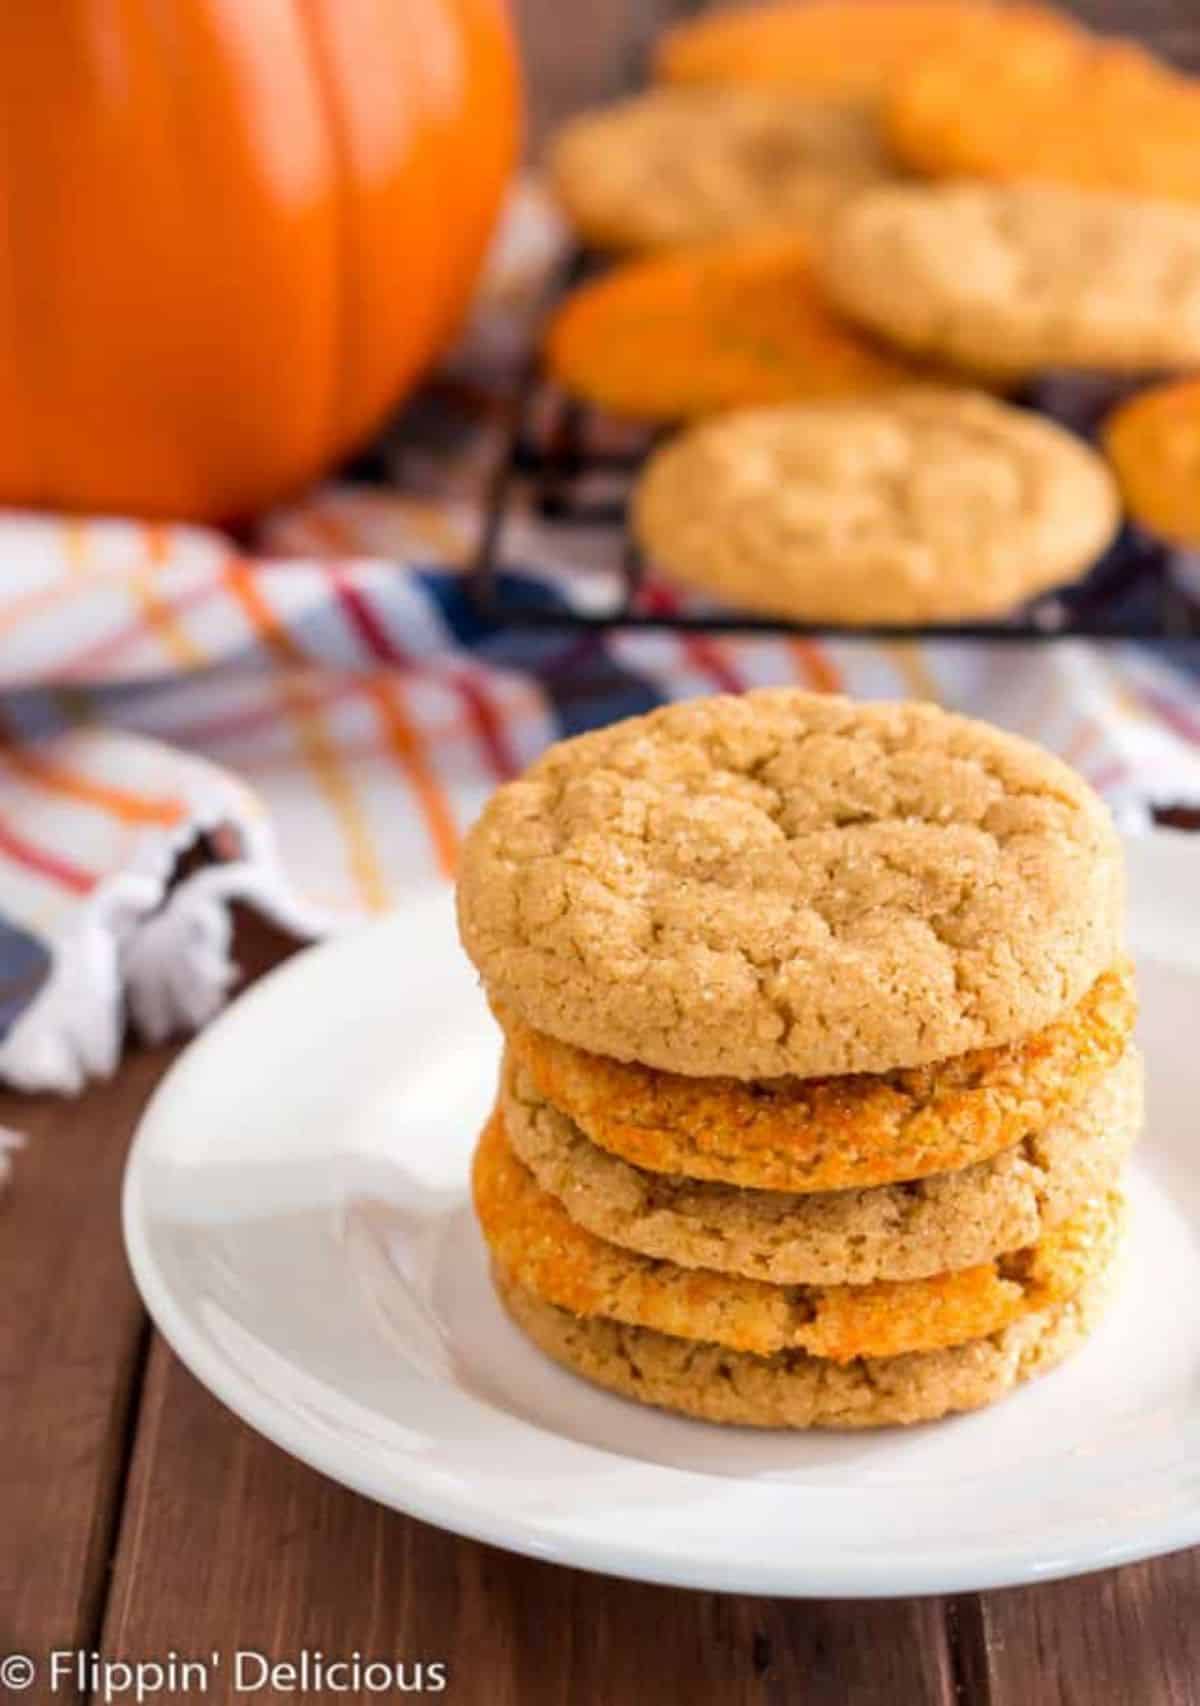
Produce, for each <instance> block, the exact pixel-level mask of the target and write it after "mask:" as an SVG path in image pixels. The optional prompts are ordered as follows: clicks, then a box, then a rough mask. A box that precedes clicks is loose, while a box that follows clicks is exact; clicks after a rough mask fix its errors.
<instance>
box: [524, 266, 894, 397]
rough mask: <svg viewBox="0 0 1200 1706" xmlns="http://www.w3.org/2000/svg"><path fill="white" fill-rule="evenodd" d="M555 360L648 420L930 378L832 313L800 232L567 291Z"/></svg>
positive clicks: (552, 366) (554, 328)
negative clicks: (794, 235) (568, 293)
mask: <svg viewBox="0 0 1200 1706" xmlns="http://www.w3.org/2000/svg"><path fill="white" fill-rule="evenodd" d="M546 364H547V367H548V369H549V371H550V373H551V374H552V375H553V377H554V378H555V379H557V380H558V381H559V383H560V384H561V385H563V386H564V387H565V388H566V389H567V390H568V391H570V392H572V393H573V394H574V395H575V396H577V397H583V398H585V399H586V400H587V401H588V402H590V403H596V404H598V405H599V406H600V407H601V408H604V409H610V410H612V411H613V412H614V413H615V414H620V415H627V416H630V417H632V418H633V419H638V420H675V419H679V418H682V417H687V416H693V415H707V414H714V413H716V412H718V411H719V410H722V409H730V408H737V407H742V406H745V405H748V404H754V403H776V402H787V401H788V400H790V399H792V398H797V397H842V396H858V395H862V394H864V393H871V392H877V391H885V390H891V389H894V388H895V387H897V386H900V385H911V384H913V383H914V381H916V380H918V379H919V378H921V377H922V374H921V369H920V368H918V367H917V366H916V365H915V364H912V363H906V362H905V361H904V360H903V358H902V357H899V356H891V355H889V354H887V353H886V352H885V351H884V350H883V349H882V348H881V347H879V346H877V345H876V344H874V343H873V342H872V341H871V339H870V338H869V337H868V336H867V335H866V334H864V333H862V332H859V331H858V330H857V329H856V328H854V327H853V326H851V325H849V324H848V323H847V322H846V321H844V320H842V319H840V318H838V316H837V315H835V314H834V313H833V311H832V309H831V308H830V307H829V305H828V302H827V300H826V297H825V292H824V288H823V287H822V286H821V285H820V284H819V283H818V282H817V279H816V276H815V272H814V268H813V262H812V255H811V249H810V246H809V244H808V243H807V242H805V241H803V240H801V239H797V238H794V237H782V238H779V237H774V238H756V239H753V240H747V241H743V242H740V243H720V244H712V245H708V246H705V247H703V248H700V249H688V250H685V251H683V252H682V253H678V254H672V255H655V256H652V257H650V258H649V259H647V260H639V261H628V262H626V263H625V264H624V265H622V266H619V267H615V268H614V269H613V270H612V271H611V272H609V273H606V274H605V275H604V276H603V277H602V278H599V279H597V280H596V281H595V282H594V283H592V284H585V285H582V286H581V287H580V288H579V289H578V290H575V291H572V292H571V294H570V295H569V296H568V297H567V299H566V301H565V302H564V303H563V305H562V307H561V308H560V309H559V310H558V312H557V314H556V315H555V317H554V319H553V321H552V322H551V325H550V330H549V334H548V336H547V341H546Z"/></svg>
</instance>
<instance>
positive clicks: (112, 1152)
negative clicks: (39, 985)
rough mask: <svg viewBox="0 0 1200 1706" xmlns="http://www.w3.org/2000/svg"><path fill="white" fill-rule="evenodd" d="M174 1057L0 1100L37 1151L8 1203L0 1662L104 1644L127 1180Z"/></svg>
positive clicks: (1, 1241)
mask: <svg viewBox="0 0 1200 1706" xmlns="http://www.w3.org/2000/svg"><path fill="white" fill-rule="evenodd" d="M166 1053H167V1051H161V1052H157V1053H154V1054H150V1053H146V1054H142V1055H138V1056H135V1057H134V1058H132V1059H131V1060H130V1061H129V1062H128V1063H127V1064H126V1065H125V1066H124V1067H123V1068H122V1070H121V1072H120V1074H119V1075H118V1076H117V1078H116V1079H115V1080H114V1082H113V1083H111V1084H108V1085H104V1086H102V1087H101V1088H99V1089H96V1090H93V1091H92V1092H90V1093H89V1095H88V1096H87V1097H86V1098H85V1099H84V1100H83V1101H82V1102H78V1103H73V1102H67V1101H62V1100H59V1099H57V1098H50V1097H45V1098H38V1099H37V1100H31V1099H29V1098H19V1097H15V1096H10V1095H5V1096H3V1097H0V1124H3V1125H6V1126H10V1127H13V1128H14V1129H16V1130H19V1131H21V1132H24V1133H25V1134H26V1135H27V1136H28V1139H29V1147H28V1149H27V1150H26V1151H25V1152H24V1153H22V1154H21V1155H20V1156H19V1157H18V1160H17V1166H16V1168H15V1172H14V1182H13V1184H12V1186H11V1188H10V1189H9V1191H8V1192H7V1193H6V1195H5V1196H4V1197H3V1198H0V1298H3V1308H2V1309H0V1513H2V1519H0V1534H2V1537H3V1544H2V1545H0V1650H8V1649H9V1648H13V1647H15V1648H19V1649H21V1650H29V1651H34V1652H36V1651H40V1650H42V1649H43V1648H45V1647H48V1646H49V1645H51V1644H54V1643H57V1644H60V1645H63V1644H65V1645H71V1644H74V1643H75V1642H76V1641H77V1640H82V1639H86V1638H90V1637H91V1636H92V1635H93V1634H94V1633H95V1628H96V1624H97V1620H98V1618H99V1615H100V1610H101V1605H102V1595H103V1588H104V1568H105V1564H106V1562H107V1554H108V1549H109V1546H110V1543H111V1538H112V1527H113V1522H114V1520H115V1515H116V1507H117V1498H118V1494H119V1490H120V1482H121V1474H122V1468H123V1462H124V1442H125V1424H126V1419H127V1416H128V1411H129V1403H130V1398H131V1394H132V1391H133V1385H134V1376H135V1373H136V1368H137V1363H138V1358H139V1348H140V1343H141V1335H142V1321H143V1317H142V1311H141V1307H140V1305H139V1303H138V1301H137V1298H136V1296H135V1294H134V1291H133V1286H132V1283H131V1281H130V1279H129V1276H128V1273H127V1270H126V1267H125V1259H124V1255H123V1253H122V1249H121V1233H120V1214H119V1194H120V1179H121V1169H122V1167H123V1165H124V1160H125V1149H126V1145H127V1142H128V1138H129V1133H130V1131H131V1130H132V1127H133V1124H134V1122H135V1120H136V1119H137V1116H138V1114H139V1113H140V1111H141V1108H142V1105H143V1103H144V1102H145V1100H146V1097H147V1096H148V1095H149V1093H150V1091H151V1089H152V1088H153V1086H154V1084H155V1082H156V1081H157V1079H158V1076H159V1074H160V1072H161V1070H162V1065H163V1062H164V1059H165V1058H166Z"/></svg>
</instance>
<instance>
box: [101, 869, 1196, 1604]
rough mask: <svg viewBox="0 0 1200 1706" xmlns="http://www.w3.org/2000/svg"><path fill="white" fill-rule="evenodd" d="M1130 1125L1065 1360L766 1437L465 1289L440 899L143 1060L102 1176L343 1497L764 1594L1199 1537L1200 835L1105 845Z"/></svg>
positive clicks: (471, 1229) (475, 1049)
mask: <svg viewBox="0 0 1200 1706" xmlns="http://www.w3.org/2000/svg"><path fill="white" fill-rule="evenodd" d="M1129 856H1130V866H1131V878H1132V890H1133V894H1132V934H1133V940H1134V946H1135V948H1136V949H1137V951H1138V956H1139V961H1140V975H1141V990H1142V1001H1143V1020H1142V1026H1141V1032H1142V1040H1143V1044H1144V1046H1145V1049H1146V1053H1147V1057H1148V1061H1149V1077H1150V1114H1149V1127H1148V1131H1147V1135H1146V1138H1145V1140H1144V1143H1143V1145H1142V1148H1141V1151H1140V1156H1139V1159H1138V1161H1137V1163H1136V1166H1135V1168H1134V1173H1133V1180H1132V1196H1133V1203H1134V1234H1133V1239H1132V1249H1131V1252H1130V1258H1129V1261H1130V1271H1129V1273H1128V1275H1127V1278H1126V1283H1125V1285H1124V1289H1123V1292H1122V1294H1121V1297H1120V1300H1119V1301H1118V1303H1117V1305H1116V1307H1115V1309H1114V1310H1113V1312H1112V1314H1111V1315H1110V1316H1109V1318H1108V1319H1107V1321H1106V1322H1105V1324H1104V1325H1103V1326H1102V1328H1101V1329H1100V1331H1099V1333H1098V1334H1097V1335H1096V1337H1095V1338H1094V1339H1093V1341H1092V1342H1091V1343H1090V1344H1089V1345H1088V1346H1087V1347H1086V1348H1085V1349H1084V1351H1083V1352H1082V1353H1081V1354H1080V1355H1079V1356H1077V1357H1076V1358H1075V1359H1074V1360H1073V1361H1071V1362H1070V1363H1068V1364H1067V1365H1066V1366H1065V1367H1064V1368H1063V1369H1062V1371H1061V1372H1059V1373H1057V1374H1053V1375H1050V1376H1049V1377H1048V1378H1046V1379H1045V1380H1043V1381H1040V1382H1037V1383H1035V1384H1034V1385H1032V1386H1030V1387H1028V1388H1026V1389H1025V1390H1024V1391H1021V1392H1018V1393H1017V1394H1016V1395H1015V1396H1013V1397H1011V1398H1009V1399H1007V1400H1006V1401H1005V1402H1003V1403H1001V1404H999V1405H998V1406H997V1407H996V1408H994V1409H992V1410H988V1411H984V1412H982V1413H980V1414H978V1415H975V1416H968V1417H962V1418H959V1419H956V1420H953V1421H949V1422H943V1423H939V1424H935V1425H932V1426H925V1427H918V1428H912V1429H908V1430H891V1431H887V1432H883V1433H875V1434H849V1433H847V1434H807V1435H806V1434H786V1433H765V1434H764V1433H759V1432H756V1431H755V1430H752V1429H723V1428H717V1427H713V1426H709V1425H707V1424H705V1423H702V1422H691V1421H687V1420H684V1419H680V1418H675V1417H671V1416H668V1415H665V1414H659V1413H657V1412H654V1411H650V1410H644V1409H642V1408H641V1407H639V1406H638V1405H635V1404H632V1403H627V1402H626V1401H624V1400H622V1399H619V1398H615V1397H610V1396H608V1395H607V1394H605V1393H602V1392H600V1391H598V1390H595V1389H594V1388H592V1387H590V1386H588V1385H586V1384H585V1383H584V1382H582V1381H580V1380H576V1379H575V1378H573V1377H572V1376H571V1375H569V1374H566V1373H563V1372H562V1371H560V1370H559V1369H557V1368H555V1367H554V1366H553V1365H552V1364H550V1363H549V1362H547V1361H546V1360H544V1359H543V1357H542V1356H541V1355H540V1354H539V1353H538V1352H537V1351H536V1350H534V1349H533V1348H532V1347H531V1346H530V1345H528V1344H527V1343H526V1342H525V1341H524V1340H523V1339H522V1338H521V1337H520V1335H519V1334H518V1333H517V1331H516V1330H515V1328H513V1327H512V1326H511V1325H510V1324H509V1322H508V1321H507V1319H506V1318H505V1316H504V1315H503V1314H502V1312H501V1310H500V1308H499V1306H498V1305H497V1303H496V1302H495V1300H494V1299H493V1297H492V1294H491V1292H490V1290H489V1287H488V1283H487V1277H486V1269H485V1261H484V1255H483V1250H482V1247H481V1243H480V1239H479V1236H478V1234H477V1232H476V1230H475V1226H474V1222H473V1220H472V1217H471V1212H470V1209H469V1206H468V1202H467V1165H468V1157H469V1154H470V1151H471V1147H472V1144H473V1142H474V1138H475V1135H476V1132H477V1130H478V1127H479V1125H480V1123H481V1121H482V1119H483V1117H484V1115H485V1113H486V1111H487V1108H488V1105H489V1100H490V1097H491V1094H492V1089H493V1085H494V1079H495V1069H496V1058H497V1039H496V1035H495V1032H494V1029H493V1027H492V1024H491V1021H490V1019H489V1018H488V1016H487V1014H486V1011H485V1008H484V1004H483V1001H482V999H481V998H480V995H479V993H478V991H477V988H476V985H475V980H474V977H473V975H472V973H471V971H470V969H469V968H468V967H467V965H466V964H465V962H464V960H463V958H462V956H461V954H460V953H459V951H458V948H457V944H456V940H455V934H454V928H453V922H452V914H451V902H450V898H449V896H448V894H445V893H441V892H439V893H437V894H436V895H433V896H431V897H429V898H427V899H424V900H422V901H420V902H419V903H416V904H413V905H410V906H408V907H407V908H405V909H404V910H403V911H401V912H399V913H397V914H396V915H395V916H394V917H392V918H390V919H388V920H387V921H386V922H385V923H383V924H379V925H374V926H372V927H371V928H369V929H367V930H364V931H362V932H360V933H358V934H355V935H353V936H349V937H344V938H342V939H341V940H339V941H336V942H334V943H332V944H329V945H326V946H323V947H320V948H316V949H313V950H310V951H309V952H307V953H305V954H302V955H300V956H299V957H298V958H296V959H294V960H292V961H291V962H290V964H288V965H287V966H285V967H283V968H282V969H281V970H279V971H277V972H275V973H274V974H273V975H272V976H270V977H268V978H266V979H265V980H264V981H263V982H262V983H260V984H259V985H258V986H257V987H256V988H254V989H253V990H251V991H250V993H249V994H247V995H246V996H244V997H243V998H242V999H241V1000H240V1001H238V1002H237V1003H236V1005H235V1006H234V1007H232V1008H231V1009H230V1011H229V1012H228V1013H227V1014H226V1015H225V1016H224V1017H223V1018H222V1019H221V1020H220V1021H219V1022H218V1023H217V1024H215V1025H213V1026H212V1028H211V1029H210V1030H208V1031H207V1032H206V1033H205V1034H204V1035H203V1036H202V1037H201V1038H200V1039H199V1040H198V1041H197V1042H195V1043H194V1044H193V1045H192V1046H191V1048H189V1049H188V1051H187V1052H186V1054H185V1055H184V1056H183V1057H182V1059H181V1060H180V1061H179V1063H178V1064H177V1066H176V1067H175V1069H174V1070H173V1071H172V1072H171V1073H170V1074H169V1075H168V1077H167V1079H166V1080H165V1082H164V1083H163V1085H162V1087H161V1089H160V1090H159V1092H158V1094H157V1096H156V1097H155V1099H154V1102H153V1104H152V1105H151V1107H150V1110H149V1112H148V1113H147V1115H146V1117H145V1120H144V1121H143V1124H142V1128H141V1131H140V1133H139V1135H138V1139H137V1142H136V1144H135V1146H134V1149H133V1153H132V1156H131V1158H130V1162H129V1169H128V1174H127V1177H126V1181H125V1204H124V1209H125V1236H126V1243H127V1247H128V1251H129V1257H130V1261H131V1263H132V1265H133V1271H134V1274H135V1276H136V1279H137V1282H138V1285H139V1286H140V1288H141V1291H142V1295H143V1297H144V1298H145V1300H146V1304H147V1306H148V1308H149V1310H150V1312H151V1314H152V1315H153V1317H154V1319H155V1321H156V1322H157V1324H158V1326H159V1328H160V1329H161V1331H162V1332H163V1334H164V1335H165V1337H166V1338H167V1339H168V1340H169V1341H170V1343H171V1344H172V1345H173V1346H174V1348H175V1350H176V1351H177V1352H178V1353H179V1355H180V1356H181V1357H182V1359H183V1361H184V1362H185V1363H186V1364H187V1365H188V1367H189V1368H190V1369H191V1370H192V1372H193V1373H194V1374H196V1375H197V1376H198V1378H199V1379H200V1380H202V1381H203V1382H204V1383H205V1385H206V1386H208V1387H210V1388H211V1389H212V1391H214V1392H215V1393H216V1394H217V1396H218V1397H220V1398H221V1399H223V1400H224V1402H225V1403H226V1404H228V1405H229V1407H230V1408H231V1409H232V1410H235V1411H236V1412H237V1414H238V1415H240V1416H242V1417H243V1418H244V1419H245V1420H246V1421H248V1422H249V1423H250V1424H251V1425H252V1426H253V1427H255V1428H257V1429H259V1431H260V1432H261V1433H264V1434H266V1435H267V1437H268V1438H269V1439H272V1440H274V1441H275V1442H276V1444H278V1445H280V1446H282V1447H283V1448H284V1449H285V1450H286V1451H290V1452H292V1453H293V1454H294V1455H295V1456H296V1457H299V1458H302V1459H303V1460H304V1461H305V1462H307V1463H310V1464H313V1465H314V1466H315V1467H316V1468H318V1469H321V1470H323V1471H324V1472H325V1473H326V1474H328V1475H331V1476H333V1477H334V1478H335V1479H337V1480H339V1481H343V1482H345V1483H346V1484H347V1485H349V1486H351V1487H354V1488H357V1489H358V1491H360V1492H362V1493H366V1494H368V1495H369V1496H370V1497H372V1498H374V1499H378V1500H380V1501H381V1502H382V1503H384V1504H389V1505H395V1506H396V1507H397V1508H399V1509H401V1510H405V1511H410V1512H412V1513H413V1514H414V1515H416V1516H419V1517H423V1518H425V1519H426V1520H427V1521H429V1522H435V1523H439V1524H441V1525H442V1526H443V1527H446V1528H450V1529H455V1530H457V1531H458V1532H459V1533H462V1534H469V1535H473V1536H476V1537H478V1538H479V1539H481V1540H488V1541H492V1542H494V1543H495V1544H497V1545H500V1546H507V1547H511V1548H513V1549H514V1550H516V1551H520V1552H528V1553H533V1554H535V1555H536V1556H538V1557H542V1558H551V1559H555V1560H557V1561H560V1562H562V1563H570V1564H578V1565H583V1566H586V1567H587V1568H590V1569H596V1570H606V1571H610V1572H612V1573H614V1574H620V1575H627V1576H637V1577H644V1578H646V1579H648V1580H652V1581H666V1582H677V1583H683V1584H687V1585H689V1586H696V1587H707V1588H725V1589H737V1590H742V1591H746V1592H753V1593H769V1594H820V1595H857V1594H872V1595H874V1594H912V1593H926V1592H933V1591H951V1590H960V1589H968V1588H980V1587H991V1586H998V1585H1001V1584H1006V1583H1010V1582H1024V1581H1032V1580H1040V1579H1044V1578H1050V1577H1055V1576H1065V1575H1070V1574H1074V1573H1076V1572H1079V1571H1083V1570H1091V1569H1098V1568H1100V1567H1101V1566H1103V1565H1108V1564H1115V1563H1120V1562H1122V1561H1124V1560H1127V1559H1132V1558H1142V1557H1146V1556H1149V1555H1151V1554H1153V1553H1158V1552H1166V1551H1170V1550H1172V1549H1173V1548H1176V1547H1179V1546H1185V1545H1188V1544H1190V1543H1192V1542H1196V1541H1200V1383H1198V1378H1200V1320H1198V1317H1197V1310H1196V1303H1195V1300H1196V1297H1197V1294H1198V1293H1200V1255H1198V1252H1197V1232H1198V1230H1200V1166H1197V1163H1196V1151H1197V1141H1196V1140H1197V1113H1196V1110H1197V1108H1200V1043H1198V1041H1197V1035H1196V1026H1197V1017H1198V1016H1200V917H1198V914H1200V899H1198V896H1200V880H1198V879H1200V846H1197V845H1196V844H1194V843H1192V842H1190V841H1189V840H1188V839H1187V838H1186V837H1182V836H1181V837H1171V836H1156V837H1153V838H1148V839H1146V840H1143V841H1138V842H1132V843H1131V844H1130V846H1129Z"/></svg>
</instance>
